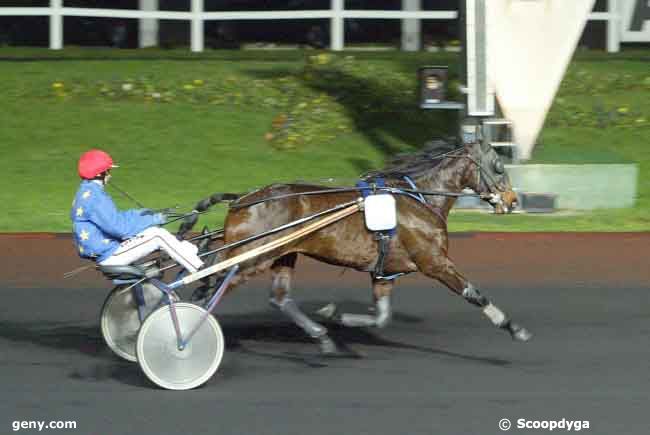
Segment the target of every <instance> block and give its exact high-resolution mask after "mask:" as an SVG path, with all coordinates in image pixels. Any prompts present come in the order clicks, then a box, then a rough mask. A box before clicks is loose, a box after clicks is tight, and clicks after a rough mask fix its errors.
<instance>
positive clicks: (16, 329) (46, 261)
mask: <svg viewBox="0 0 650 435" xmlns="http://www.w3.org/2000/svg"><path fill="white" fill-rule="evenodd" d="M649 242H650V234H596V235H590V234H579V235H572V234H562V235H556V234H514V235H513V234H507V235H503V234H479V235H455V236H453V238H452V240H451V246H452V253H453V256H454V258H455V259H456V260H457V263H458V264H459V265H460V267H461V269H462V270H464V271H465V273H466V275H467V276H468V277H470V278H471V280H472V281H473V282H475V283H476V284H477V285H478V286H479V287H481V288H482V289H484V290H485V293H486V294H488V295H490V296H491V297H492V298H493V300H494V301H495V302H496V303H497V304H498V305H500V306H501V307H502V308H504V310H506V311H508V312H509V313H510V314H511V315H512V316H513V318H515V319H516V320H518V321H519V322H521V323H522V324H524V325H525V326H526V327H528V328H529V329H530V330H531V331H532V332H533V333H534V334H535V337H534V338H533V340H532V341H531V342H530V343H526V344H520V343H514V342H512V341H511V340H510V339H509V337H508V336H507V335H506V334H505V333H503V332H502V331H499V330H496V329H495V328H494V327H492V326H491V325H490V324H489V322H488V321H487V320H486V319H485V318H484V317H483V316H482V315H481V314H480V312H479V311H478V310H476V309H475V307H472V306H470V305H469V304H467V303H465V302H464V301H462V300H461V299H460V298H458V297H456V296H454V295H451V294H449V292H446V291H445V290H443V289H441V288H440V287H441V286H440V285H439V284H436V285H435V286H436V287H437V288H436V289H432V288H431V287H432V283H431V282H430V281H429V280H426V279H423V278H421V277H418V276H409V277H406V278H403V279H400V280H399V283H398V288H397V290H396V292H395V297H394V308H395V311H394V315H393V321H392V323H391V325H389V327H388V328H386V329H383V330H375V329H350V328H340V327H337V326H336V325H327V326H328V328H329V330H330V334H331V336H332V337H333V338H334V340H336V341H337V342H338V343H339V345H340V346H342V347H343V348H345V349H348V350H350V357H348V358H340V359H323V358H320V357H319V356H318V353H317V350H316V346H315V345H314V344H313V343H311V342H310V340H308V339H307V338H306V337H305V336H304V334H302V333H301V331H299V330H298V329H297V328H296V327H295V326H293V325H291V324H289V323H288V322H287V320H286V319H285V318H283V317H282V316H281V315H280V314H279V313H277V312H275V311H273V310H271V309H270V308H269V306H268V304H267V301H266V294H267V291H268V286H269V282H268V277H265V276H261V277H260V278H259V279H256V280H254V281H252V282H250V283H248V284H246V285H244V286H243V287H242V288H241V289H239V290H238V291H236V292H233V293H232V294H231V295H229V296H228V297H227V298H225V299H224V301H223V302H222V304H220V305H219V307H217V310H216V317H217V318H218V320H219V322H220V324H221V325H222V328H223V330H224V335H225V337H226V342H227V343H226V355H225V357H224V361H223V363H222V365H221V367H220V368H219V371H218V372H217V374H216V375H215V376H214V377H213V378H212V379H211V380H210V381H208V382H207V383H206V385H205V386H203V387H201V388H199V389H197V390H193V391H186V392H167V391H161V390H159V389H156V388H155V387H154V386H152V384H151V383H150V382H148V381H147V380H146V378H145V377H144V375H143V374H142V372H141V371H140V369H139V367H138V366H137V364H133V363H127V362H124V361H121V360H119V359H118V358H117V357H115V356H114V355H112V354H111V352H110V351H109V350H107V348H106V345H105V344H104V343H103V340H102V338H101V335H100V333H99V330H98V321H97V319H98V313H99V310H100V307H101V303H102V301H103V299H104V297H105V296H106V294H107V293H108V289H109V287H110V285H109V283H108V282H106V281H104V280H103V279H101V278H100V277H99V275H98V274H97V273H96V272H94V271H90V272H86V273H84V274H82V275H79V276H78V277H76V278H75V279H73V280H69V281H63V280H62V279H61V276H62V274H63V272H65V271H68V270H71V269H74V268H76V267H78V266H79V265H80V261H79V260H78V259H77V258H76V255H75V254H74V251H73V249H72V243H71V241H70V239H69V238H68V237H56V236H49V237H47V238H46V239H44V238H42V237H40V238H39V237H34V236H30V237H26V236H10V237H7V236H5V237H0V249H2V251H1V252H3V253H4V254H5V255H4V256H3V258H2V264H3V266H2V269H1V272H0V295H1V296H2V301H3V303H2V304H0V433H2V434H4V433H21V434H37V433H39V432H37V431H28V430H25V431H21V432H12V426H11V425H12V423H13V422H14V421H19V420H23V421H26V420H43V421H51V420H65V421H69V420H73V421H76V422H77V424H78V426H77V430H74V431H56V430H51V431H43V432H40V433H41V434H42V433H66V434H77V433H78V434H84V435H106V434H110V435H122V434H138V435H143V434H155V435H178V434H181V433H185V434H191V435H196V434H209V435H214V434H219V435H222V434H233V435H239V434H251V435H253V434H254V435H259V434H262V435H270V434H274V435H275V434H277V435H305V434H310V435H330V434H355V435H356V434H371V435H395V434H409V435H412V434H422V435H430V434H443V435H447V434H451V435H472V434H475V435H488V434H499V433H506V432H501V431H499V430H498V422H499V420H500V419H502V418H509V419H511V421H512V423H513V424H515V425H516V422H517V420H518V419H521V418H523V419H526V420H529V421H531V420H537V421H542V420H556V421H557V420H562V419H566V420H570V421H581V422H582V421H589V423H590V429H589V430H584V429H583V430H582V433H587V434H599V435H612V434H625V435H646V434H647V433H648V416H647V405H648V391H649V390H650V376H649V375H648V361H650V346H648V338H649V334H650V292H648V282H650V280H649V278H650V272H649V271H648V264H647V263H648V260H647V259H648V258H649V255H648V254H650V248H649V247H650V243H649ZM299 265H300V267H299V269H298V273H297V280H296V284H297V287H298V288H299V290H298V291H296V292H295V297H296V299H298V300H299V301H300V302H301V304H302V306H303V308H305V309H306V311H307V312H312V311H313V310H314V309H315V308H316V307H320V306H321V305H322V304H324V303H326V302H330V301H336V302H337V303H339V304H340V306H341V307H342V308H343V309H344V310H346V311H349V312H364V310H365V309H366V308H367V303H368V301H369V299H370V292H369V287H368V282H367V280H368V278H367V276H365V275H364V274H361V273H356V272H347V273H346V274H345V275H343V277H340V276H339V274H340V271H339V270H337V269H335V268H331V267H329V266H322V265H320V264H317V263H315V262H313V261H308V260H304V261H303V260H301V261H300V263H299ZM507 433H508V434H536V433H542V434H543V433H551V432H548V431H544V430H534V429H528V430H525V429H518V428H517V427H516V426H514V427H513V428H512V429H511V430H510V431H508V432H507ZM552 433H566V430H555V431H554V432H552Z"/></svg>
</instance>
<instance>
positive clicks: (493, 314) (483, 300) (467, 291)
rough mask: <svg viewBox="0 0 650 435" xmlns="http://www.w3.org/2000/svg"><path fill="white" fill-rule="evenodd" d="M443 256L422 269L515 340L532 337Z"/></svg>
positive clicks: (525, 339)
mask: <svg viewBox="0 0 650 435" xmlns="http://www.w3.org/2000/svg"><path fill="white" fill-rule="evenodd" d="M443 258H444V259H435V260H433V262H429V264H427V265H425V266H424V267H421V268H420V270H421V271H422V272H423V273H424V274H425V275H427V276H429V277H430V278H434V279H437V280H438V281H440V282H442V283H443V284H445V285H446V286H447V287H449V289H451V290H452V291H453V292H454V293H456V294H458V295H459V296H462V297H463V298H465V300H466V301H467V302H469V303H470V304H472V305H475V306H477V307H479V308H481V309H482V311H483V314H485V316H486V317H487V318H488V319H490V321H491V322H492V324H493V325H495V326H496V327H498V328H501V329H503V330H506V331H508V332H509V333H510V335H511V336H512V338H513V339H514V340H517V341H528V340H530V339H531V337H532V334H531V333H530V332H529V331H528V330H527V329H526V328H524V327H522V326H521V325H519V324H517V323H515V322H513V321H512V320H511V319H510V317H508V316H507V315H506V314H505V313H504V312H503V311H502V310H501V309H500V308H499V307H497V306H496V305H494V304H493V303H492V301H490V300H489V299H488V298H487V297H486V296H484V295H483V294H481V292H480V291H479V290H478V289H477V288H475V287H474V286H473V285H472V284H471V283H470V282H469V281H468V280H467V279H465V277H464V276H463V275H462V274H461V273H460V272H458V270H457V269H456V265H455V264H454V263H453V262H452V261H451V260H450V259H449V258H447V257H443ZM432 263H433V264H432Z"/></svg>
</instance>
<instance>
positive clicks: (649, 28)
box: [620, 0, 650, 42]
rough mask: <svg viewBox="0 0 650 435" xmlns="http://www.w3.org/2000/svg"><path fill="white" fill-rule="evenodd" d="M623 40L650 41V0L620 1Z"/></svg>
mask: <svg viewBox="0 0 650 435" xmlns="http://www.w3.org/2000/svg"><path fill="white" fill-rule="evenodd" d="M620 6H621V17H622V25H623V31H622V35H621V41H623V42H650V0H628V1H623V2H621V3H620Z"/></svg>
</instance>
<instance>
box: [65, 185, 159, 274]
mask: <svg viewBox="0 0 650 435" xmlns="http://www.w3.org/2000/svg"><path fill="white" fill-rule="evenodd" d="M70 220H72V231H73V237H74V242H75V244H76V246H77V252H78V253H79V256H80V257H82V258H91V259H93V260H96V261H97V262H101V261H104V260H105V259H107V258H108V257H110V256H111V255H112V254H113V252H115V250H117V248H118V247H119V246H120V243H121V242H122V241H124V240H127V239H130V238H131V237H133V236H135V235H136V234H138V233H140V232H142V231H144V230H146V229H147V228H149V227H152V226H154V225H159V224H162V223H163V222H164V217H163V216H162V215H160V214H155V215H154V214H151V213H147V211H146V210H143V209H132V210H126V211H120V210H118V209H117V207H116V206H115V203H114V202H113V200H112V199H111V197H110V196H109V195H108V194H107V193H106V192H105V191H104V187H103V186H102V185H101V184H100V183H96V182H94V181H89V180H84V181H82V182H81V186H79V190H78V191H77V194H76V195H75V198H74V201H73V202H72V210H71V211H70Z"/></svg>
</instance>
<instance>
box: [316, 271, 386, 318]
mask: <svg viewBox="0 0 650 435" xmlns="http://www.w3.org/2000/svg"><path fill="white" fill-rule="evenodd" d="M392 291H393V281H392V280H391V281H386V280H379V279H374V278H373V280H372V292H373V296H374V299H375V315H374V316H371V315H369V314H352V313H342V314H339V313H338V312H337V308H336V305H334V304H328V305H326V306H325V307H323V308H321V309H320V310H318V311H317V313H318V314H319V315H320V316H322V317H325V318H326V319H328V320H333V321H335V322H338V323H340V324H342V325H344V326H349V327H364V326H366V327H367V326H374V327H377V328H383V327H384V326H386V325H388V323H389V322H390V319H391V316H392V309H391V303H390V295H391V293H392Z"/></svg>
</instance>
